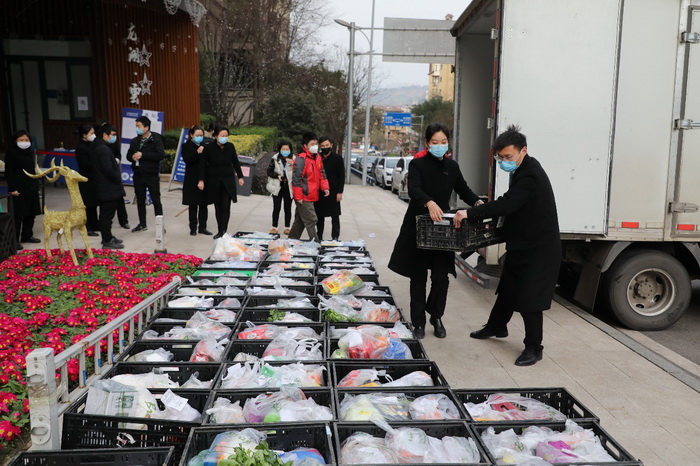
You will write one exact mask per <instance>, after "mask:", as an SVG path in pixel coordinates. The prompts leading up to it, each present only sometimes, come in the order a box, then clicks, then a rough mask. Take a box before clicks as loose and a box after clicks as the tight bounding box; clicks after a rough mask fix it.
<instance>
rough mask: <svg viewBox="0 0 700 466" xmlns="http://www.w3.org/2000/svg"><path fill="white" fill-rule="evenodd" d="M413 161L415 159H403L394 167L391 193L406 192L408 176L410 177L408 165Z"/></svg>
mask: <svg viewBox="0 0 700 466" xmlns="http://www.w3.org/2000/svg"><path fill="white" fill-rule="evenodd" d="M411 160H413V157H401V158H400V159H399V160H398V161H397V162H396V165H395V166H394V169H393V170H392V172H391V192H392V193H401V192H402V191H406V190H407V189H408V188H407V187H406V179H407V177H406V175H408V164H409V163H410V162H411Z"/></svg>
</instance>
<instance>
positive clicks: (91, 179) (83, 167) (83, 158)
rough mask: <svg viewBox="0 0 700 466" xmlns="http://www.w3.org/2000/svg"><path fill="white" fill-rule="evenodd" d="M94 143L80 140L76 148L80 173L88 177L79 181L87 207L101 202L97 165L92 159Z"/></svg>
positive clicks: (81, 193) (81, 194)
mask: <svg viewBox="0 0 700 466" xmlns="http://www.w3.org/2000/svg"><path fill="white" fill-rule="evenodd" d="M91 149H92V143H91V142H88V141H83V140H82V139H81V140H80V141H79V142H78V147H76V148H75V161H76V162H78V173H80V174H81V175H83V176H84V177H85V178H87V179H88V180H87V181H84V182H82V183H78V189H80V196H81V197H82V198H83V204H85V207H95V206H98V205H99V204H100V198H99V197H98V195H97V186H96V184H95V183H96V181H95V167H94V166H93V165H92V162H91V161H90V150H91Z"/></svg>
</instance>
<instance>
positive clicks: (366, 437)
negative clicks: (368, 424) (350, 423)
mask: <svg viewBox="0 0 700 466" xmlns="http://www.w3.org/2000/svg"><path fill="white" fill-rule="evenodd" d="M339 456H340V458H339V460H340V463H341V464H396V463H398V462H399V460H398V458H397V457H396V455H394V452H393V451H391V450H390V449H389V448H387V446H386V444H385V443H384V439H383V438H377V437H374V436H372V435H370V434H368V433H365V432H355V433H354V434H352V435H351V436H350V437H348V438H346V439H345V440H344V441H343V443H342V444H341V445H340V455H339Z"/></svg>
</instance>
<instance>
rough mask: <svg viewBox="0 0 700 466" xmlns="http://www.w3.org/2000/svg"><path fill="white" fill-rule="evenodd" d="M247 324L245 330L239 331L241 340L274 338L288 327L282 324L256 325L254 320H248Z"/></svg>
mask: <svg viewBox="0 0 700 466" xmlns="http://www.w3.org/2000/svg"><path fill="white" fill-rule="evenodd" d="M246 326H247V328H246V329H245V330H242V331H240V332H238V335H237V336H236V338H238V339H241V340H272V339H273V338H276V337H277V336H278V335H279V334H280V333H282V331H283V330H286V329H287V327H283V326H280V325H272V324H262V325H255V324H254V323H252V322H246Z"/></svg>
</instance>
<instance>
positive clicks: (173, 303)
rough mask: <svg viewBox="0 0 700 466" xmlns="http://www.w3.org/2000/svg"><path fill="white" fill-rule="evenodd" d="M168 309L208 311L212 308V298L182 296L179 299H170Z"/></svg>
mask: <svg viewBox="0 0 700 466" xmlns="http://www.w3.org/2000/svg"><path fill="white" fill-rule="evenodd" d="M168 307H177V308H183V307H194V308H197V309H208V308H211V307H214V298H205V297H203V296H183V297H181V298H176V299H171V300H170V301H168Z"/></svg>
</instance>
